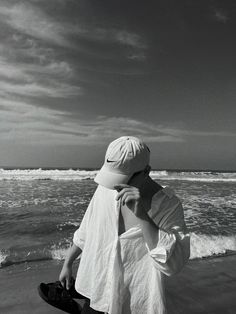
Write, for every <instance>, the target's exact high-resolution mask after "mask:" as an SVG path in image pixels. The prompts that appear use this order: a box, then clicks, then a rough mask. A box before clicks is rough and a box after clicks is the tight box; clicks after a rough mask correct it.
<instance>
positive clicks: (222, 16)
mask: <svg viewBox="0 0 236 314" xmlns="http://www.w3.org/2000/svg"><path fill="white" fill-rule="evenodd" d="M213 14H214V19H215V20H216V21H218V22H220V23H226V22H227V21H228V20H229V16H228V14H227V13H226V12H225V11H223V10H222V9H217V8H214V13H213Z"/></svg>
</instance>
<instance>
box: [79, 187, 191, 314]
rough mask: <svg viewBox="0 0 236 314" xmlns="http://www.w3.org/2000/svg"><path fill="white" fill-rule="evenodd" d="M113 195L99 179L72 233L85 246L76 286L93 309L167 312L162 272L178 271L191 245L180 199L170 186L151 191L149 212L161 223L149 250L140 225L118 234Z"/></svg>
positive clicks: (136, 313)
mask: <svg viewBox="0 0 236 314" xmlns="http://www.w3.org/2000/svg"><path fill="white" fill-rule="evenodd" d="M116 195H117V191H115V190H109V189H107V188H104V187H102V186H100V185H99V186H98V187H97V189H96V191H95V193H94V195H93V197H92V199H91V201H90V204H89V206H88V208H87V211H86V213H85V215H84V218H83V220H82V222H81V225H80V227H79V229H78V230H76V232H75V233H74V238H73V242H74V244H75V245H76V246H78V247H80V248H81V249H82V250H83V251H82V254H81V260H80V265H79V268H78V272H77V277H76V282H75V288H76V290H77V291H78V292H79V293H81V294H82V295H84V296H86V297H88V298H89V299H90V306H91V307H92V308H93V309H95V310H97V311H101V312H107V313H109V314H140V313H145V314H164V313H167V312H166V306H165V293H164V277H165V275H167V276H171V275H173V274H175V273H177V272H179V271H180V270H181V269H182V268H183V266H184V264H185V263H186V261H187V260H188V258H189V251H190V248H189V246H190V244H189V243H190V241H189V234H188V233H186V225H185V222H184V214H183V208H182V205H181V202H180V200H179V199H178V197H177V196H175V194H174V192H173V190H172V189H170V188H168V187H166V188H164V189H162V190H159V191H158V192H157V193H156V194H154V196H153V198H152V204H151V209H150V210H149V211H148V214H149V216H150V217H151V219H152V220H153V221H154V222H155V224H156V225H157V226H158V227H159V228H160V229H159V240H158V243H157V246H156V247H155V248H154V249H153V250H149V248H148V246H147V244H146V243H145V240H144V237H143V234H142V229H141V227H140V225H137V226H135V227H132V228H130V229H129V230H127V231H125V232H124V233H122V234H121V235H120V236H119V235H118V227H119V226H118V224H119V210H120V206H119V202H117V201H116V200H115V197H116ZM164 230H165V231H164Z"/></svg>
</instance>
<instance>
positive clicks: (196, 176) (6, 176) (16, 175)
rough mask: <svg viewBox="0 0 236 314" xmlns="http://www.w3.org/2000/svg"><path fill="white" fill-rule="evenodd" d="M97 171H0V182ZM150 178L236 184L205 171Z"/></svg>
mask: <svg viewBox="0 0 236 314" xmlns="http://www.w3.org/2000/svg"><path fill="white" fill-rule="evenodd" d="M97 172H98V170H80V169H77V170H73V169H68V170H58V169H54V170H44V169H41V168H39V169H24V170H22V169H14V170H5V169H0V180H86V179H94V177H95V176H96V174H97ZM150 175H151V177H152V178H153V179H158V180H180V181H200V182H236V172H206V171H202V172H200V171H198V172H196V171H193V172H191V171H188V172H176V171H166V170H161V171H156V170H154V171H151V174H150Z"/></svg>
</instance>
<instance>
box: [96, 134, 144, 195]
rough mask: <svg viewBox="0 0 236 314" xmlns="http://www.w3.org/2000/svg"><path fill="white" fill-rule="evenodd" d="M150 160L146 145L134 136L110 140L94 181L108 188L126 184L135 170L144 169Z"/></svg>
mask: <svg viewBox="0 0 236 314" xmlns="http://www.w3.org/2000/svg"><path fill="white" fill-rule="evenodd" d="M149 161H150V150H149V148H148V146H147V145H146V144H145V143H144V142H143V141H141V140H140V139H138V138H137V137H134V136H122V137H119V138H118V139H116V140H114V141H113V142H111V143H110V144H109V146H108V148H107V151H106V155H105V161H104V164H103V166H102V168H101V169H100V170H99V172H98V174H97V175H96V177H95V178H94V181H95V182H96V183H98V184H100V185H102V186H104V187H106V188H108V189H114V186H115V185H117V184H127V183H128V181H129V179H130V178H131V177H132V175H133V174H134V173H135V172H139V171H141V170H144V169H145V167H146V166H147V165H148V164H149Z"/></svg>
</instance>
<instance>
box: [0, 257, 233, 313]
mask: <svg viewBox="0 0 236 314" xmlns="http://www.w3.org/2000/svg"><path fill="white" fill-rule="evenodd" d="M61 266H62V263H60V262H57V261H42V262H37V263H34V262H32V263H24V264H20V265H12V266H8V267H5V268H2V269H0V283H1V288H0V313H1V314H7V313H11V314H23V313H25V314H26V313H27V314H29V313H30V314H31V313H35V314H46V313H48V314H53V313H54V314H60V313H63V312H62V311H60V310H58V309H56V308H53V307H51V306H50V305H48V304H47V303H45V302H44V301H43V300H42V299H41V298H40V297H39V296H38V293H37V286H38V284H39V283H40V282H53V281H56V280H57V279H58V274H59V272H60V269H61ZM75 268H76V265H75ZM166 291H167V305H168V314H195V313H205V314H235V313H236V254H232V255H228V256H224V257H216V258H210V259H203V260H193V261H192V260H190V261H189V262H188V264H187V265H186V266H185V268H184V269H183V270H182V272H181V273H179V274H177V275H174V276H171V277H166ZM140 314H145V313H140Z"/></svg>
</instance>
